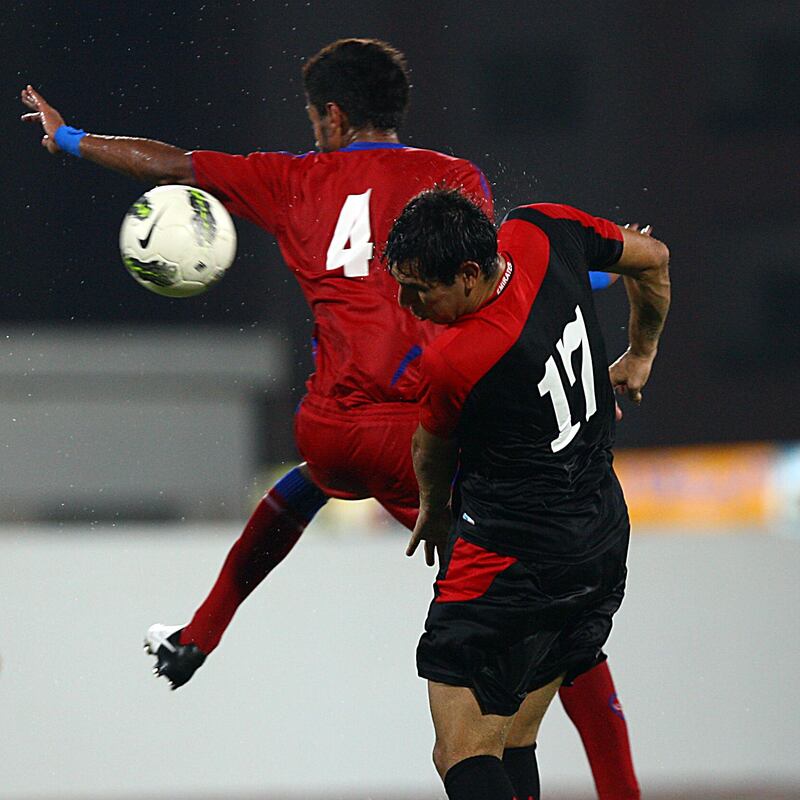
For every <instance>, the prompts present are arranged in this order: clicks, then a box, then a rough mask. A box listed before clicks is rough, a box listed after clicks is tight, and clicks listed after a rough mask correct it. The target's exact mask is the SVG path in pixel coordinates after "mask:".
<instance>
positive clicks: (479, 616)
mask: <svg viewBox="0 0 800 800" xmlns="http://www.w3.org/2000/svg"><path fill="white" fill-rule="evenodd" d="M628 539H629V527H628V524H627V521H626V523H625V525H624V529H621V530H620V532H619V535H618V536H615V537H614V538H613V544H612V546H611V547H610V548H609V549H608V550H606V551H605V552H604V553H602V554H600V555H597V556H593V557H592V558H591V559H589V560H587V561H585V562H582V563H579V564H570V565H565V564H541V563H535V562H533V561H525V560H523V559H518V558H514V557H513V556H504V555H500V554H498V553H493V552H491V551H489V550H486V549H485V548H483V547H480V546H478V545H476V544H473V543H471V542H469V541H467V540H466V539H464V538H463V537H462V536H461V535H460V534H459V533H458V532H456V533H455V534H454V535H453V536H451V539H450V542H449V544H448V548H447V553H446V555H445V559H444V563H443V565H442V568H441V569H440V571H439V575H438V576H437V579H436V584H435V586H434V592H435V597H434V600H433V602H432V603H431V605H430V608H429V610H428V618H427V620H426V622H425V633H424V634H423V635H422V637H421V639H420V641H419V645H418V646H417V672H418V673H419V675H420V677H422V678H427V679H429V680H432V681H437V682H439V683H446V684H450V685H452V686H467V687H469V688H471V689H473V691H474V692H475V695H476V697H477V699H478V702H479V704H480V706H481V709H482V711H483V712H484V713H485V714H499V715H501V716H511V715H512V714H515V713H516V712H517V711H518V710H519V706H520V704H521V703H522V701H523V700H524V699H525V696H526V695H527V694H528V692H532V691H534V690H535V689H538V688H540V687H542V686H544V685H546V684H548V683H550V682H551V681H552V680H554V679H555V678H557V677H558V676H559V675H565V676H566V677H565V683H570V682H571V681H572V680H574V679H575V678H576V677H577V676H578V675H580V674H581V673H583V672H586V671H587V670H589V669H591V668H592V667H593V666H594V665H595V664H597V663H598V662H599V661H601V660H603V659H604V658H605V656H604V655H603V653H602V651H601V648H602V646H603V644H604V643H605V642H606V640H607V639H608V636H609V634H610V633H611V618H612V617H613V615H614V613H615V612H616V611H617V609H618V608H619V607H620V604H621V603H622V597H623V595H624V593H625V577H626V573H627V570H626V567H625V559H626V557H627V552H628Z"/></svg>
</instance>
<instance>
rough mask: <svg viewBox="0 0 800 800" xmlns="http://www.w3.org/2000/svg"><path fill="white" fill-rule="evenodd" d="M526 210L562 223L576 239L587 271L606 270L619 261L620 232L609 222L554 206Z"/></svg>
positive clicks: (571, 208) (563, 206)
mask: <svg viewBox="0 0 800 800" xmlns="http://www.w3.org/2000/svg"><path fill="white" fill-rule="evenodd" d="M528 208H532V209H534V210H535V211H538V212H540V213H541V214H544V215H545V216H546V217H549V218H550V219H553V220H566V221H567V223H568V224H569V225H570V228H571V229H572V231H573V232H576V233H577V235H578V237H579V238H580V240H581V243H582V245H583V248H584V253H585V256H586V263H587V264H588V265H589V266H590V267H599V268H603V267H610V266H611V265H612V264H616V263H617V261H619V259H620V256H621V255H622V231H621V230H620V229H619V226H618V225H615V224H614V223H613V222H610V221H609V220H607V219H603V218H602V217H594V216H592V215H591V214H587V213H586V212H585V211H581V210H580V209H579V208H573V207H572V206H565V205H561V204H557V203H536V204H535V205H532V206H528ZM575 223H577V224H575Z"/></svg>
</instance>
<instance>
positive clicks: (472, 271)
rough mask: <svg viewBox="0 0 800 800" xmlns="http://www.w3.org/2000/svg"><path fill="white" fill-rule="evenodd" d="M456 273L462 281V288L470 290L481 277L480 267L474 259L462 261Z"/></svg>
mask: <svg viewBox="0 0 800 800" xmlns="http://www.w3.org/2000/svg"><path fill="white" fill-rule="evenodd" d="M457 274H458V275H460V276H461V280H462V281H463V282H464V289H465V290H466V291H467V292H471V291H472V290H473V289H474V288H475V287H476V286H477V285H478V281H479V280H480V277H481V267H480V264H478V263H477V262H475V261H463V262H462V263H461V264H460V265H459V267H458V273H457Z"/></svg>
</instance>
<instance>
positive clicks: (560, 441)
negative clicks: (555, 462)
mask: <svg viewBox="0 0 800 800" xmlns="http://www.w3.org/2000/svg"><path fill="white" fill-rule="evenodd" d="M579 348H580V350H581V384H583V394H584V397H585V398H586V421H587V422H588V421H589V418H590V417H591V416H592V414H594V412H595V411H597V400H596V399H595V394H594V370H593V369H592V351H591V350H590V348H589V334H588V333H587V332H586V323H585V322H584V321H583V314H582V313H581V308H580V306H575V319H574V320H572V322H569V323H567V325H566V326H565V328H564V333H563V334H562V336H561V338H560V339H559V340H558V341H557V342H556V350H557V351H558V354H559V355H560V356H561V363H562V364H563V365H564V371H565V372H566V373H567V380H568V381H569V385H570V386H574V385H575V370H574V369H573V367H572V354H573V353H574V352H575V351H576V350H578V349H579ZM538 389H539V394H540V395H541V396H542V397H544V396H545V395H546V394H549V395H550V400H552V402H553V410H554V411H555V413H556V423H557V424H558V436H557V437H556V438H555V439H553V441H552V442H550V447H551V448H552V450H553V452H554V453H557V452H558V451H559V450H563V449H564V448H565V447H566V446H567V445H568V444H569V443H570V442H571V441H572V440H573V439H574V438H575V434H576V433H577V432H578V431H579V430H580V428H581V423H580V422H573V421H572V411H571V410H570V407H569V400H568V399H567V390H566V389H565V388H564V384H563V382H562V380H561V375H560V374H559V372H558V367H557V366H556V360H555V359H554V358H553V356H550V358H548V359H547V363H546V364H545V365H544V378H542V379H541V380H540V381H539V385H538Z"/></svg>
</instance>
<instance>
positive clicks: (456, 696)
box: [428, 681, 513, 777]
mask: <svg viewBox="0 0 800 800" xmlns="http://www.w3.org/2000/svg"><path fill="white" fill-rule="evenodd" d="M428 700H429V702H430V707H431V717H432V718H433V727H434V730H435V732H436V744H435V745H434V750H433V761H434V764H435V765H436V769H437V771H438V772H439V774H440V775H441V776H442V777H444V775H445V774H446V773H447V770H449V769H450V767H452V766H453V765H455V764H457V763H458V762H459V761H463V760H464V759H465V758H471V757H472V756H480V755H490V756H496V757H497V758H502V755H503V748H504V742H505V739H506V735H507V733H508V730H509V728H510V727H511V724H512V720H513V717H502V716H499V715H496V714H484V713H483V712H482V711H481V707H480V705H479V704H478V701H477V699H476V698H475V694H474V693H473V691H472V690H471V689H469V688H467V687H466V686H450V685H448V684H445V683H438V682H436V681H428Z"/></svg>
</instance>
